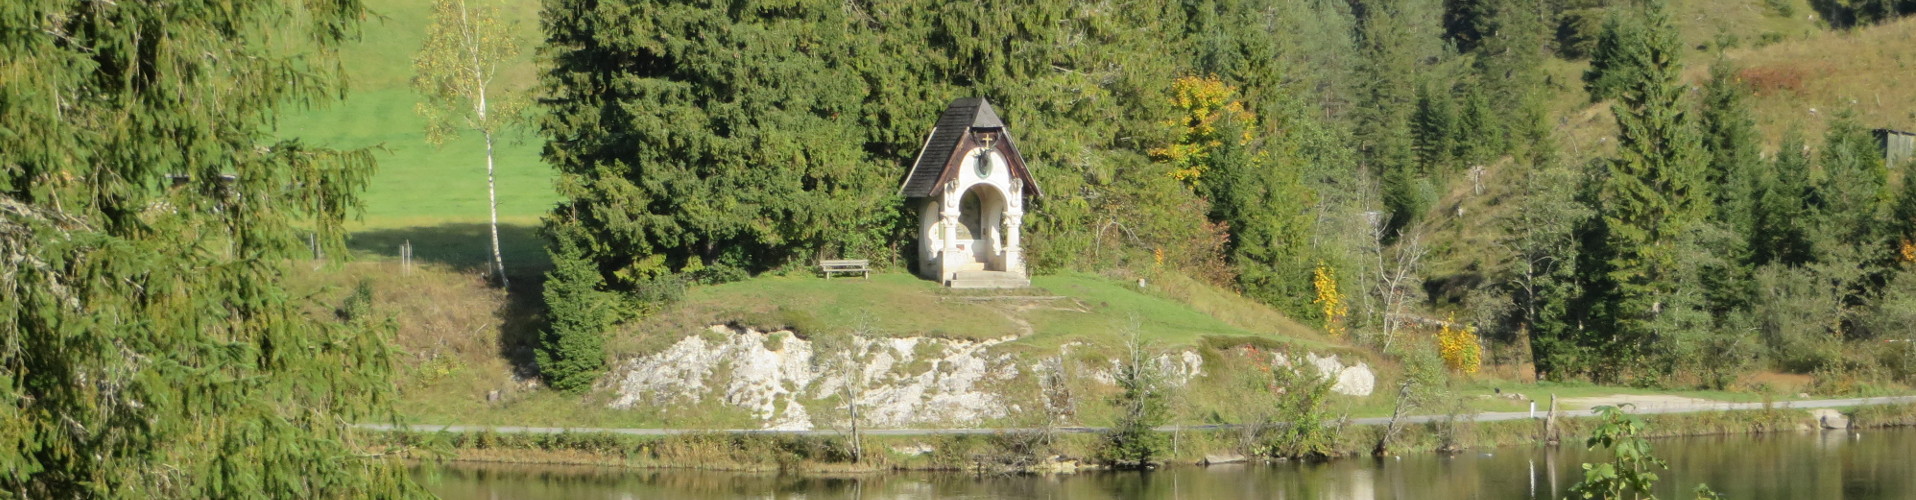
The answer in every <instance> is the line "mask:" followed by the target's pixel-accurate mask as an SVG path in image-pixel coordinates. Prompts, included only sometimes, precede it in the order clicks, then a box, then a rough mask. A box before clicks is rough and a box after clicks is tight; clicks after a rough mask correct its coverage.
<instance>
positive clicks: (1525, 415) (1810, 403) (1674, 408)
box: [354, 396, 1916, 436]
mask: <svg viewBox="0 0 1916 500" xmlns="http://www.w3.org/2000/svg"><path fill="white" fill-rule="evenodd" d="M1906 403H1916V396H1889V397H1872V398H1843V399H1815V400H1805V401H1778V402H1772V403H1731V402H1716V401H1712V402H1694V403H1682V404H1658V405H1648V406H1636V405H1634V404H1632V407H1630V408H1627V411H1628V412H1629V413H1635V414H1662V413H1700V412H1712V411H1746V410H1761V409H1765V408H1766V407H1767V408H1770V409H1777V410H1812V409H1818V408H1847V407H1854V406H1875V405H1888V404H1906ZM1545 414H1546V413H1545V410H1544V409H1539V410H1537V411H1534V412H1530V411H1507V412H1483V413H1475V414H1471V415H1470V416H1469V417H1468V418H1469V419H1470V420H1472V421H1475V422H1497V421H1505V420H1522V419H1532V418H1544V416H1545ZM1595 415H1596V411H1595V410H1589V409H1582V410H1558V411H1557V416H1558V417H1590V416H1595ZM1447 418H1451V416H1449V415H1412V416H1406V417H1402V420H1403V421H1404V422H1408V423H1426V422H1438V421H1443V420H1444V419H1447ZM1348 422H1349V423H1351V424H1356V425H1384V424H1386V423H1388V422H1390V417H1365V418H1353V419H1350V420H1348ZM354 427H356V428H359V429H366V430H374V431H425V432H493V433H499V434H561V433H575V434H627V435H636V436H671V435H681V434H713V433H722V434H778V435H795V436H829V435H842V434H845V431H843V430H835V429H821V430H803V431H799V430H767V429H634V428H607V427H517V426H475V425H436V424H435V425H423V424H422V425H411V426H397V425H391V424H358V425H355V426H354ZM1238 427H1240V426H1239V425H1229V424H1217V425H1185V426H1164V427H1159V428H1158V429H1157V430H1159V431H1164V432H1175V431H1187V430H1197V431H1202V430H1223V429H1235V428H1238ZM1107 430H1109V429H1108V428H1105V427H1058V428H1053V429H1039V428H1025V427H989V428H952V429H867V430H864V431H862V432H861V433H862V434H864V435H867V436H932V435H953V434H1000V433H1028V432H1044V431H1050V432H1062V433H1098V432H1105V431H1107Z"/></svg>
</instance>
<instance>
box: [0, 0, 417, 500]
mask: <svg viewBox="0 0 1916 500" xmlns="http://www.w3.org/2000/svg"><path fill="white" fill-rule="evenodd" d="M365 15H367V12H366V11H365V8H364V6H362V5H361V4H360V3H358V2H356V1H351V0H302V1H255V2H221V3H206V2H184V3H147V2H62V1H51V0H17V1H10V2H6V3H5V4H4V6H0V26H4V27H5V29H0V54H6V55H5V56H0V75H4V76H0V80H4V81H5V82H6V83H5V84H4V85H0V135H4V136H5V137H6V139H5V146H4V147H0V267H4V268H5V269H6V271H5V272H4V273H0V297H4V299H0V380H4V383H0V443H3V444H0V491H4V492H6V493H5V494H6V495H8V496H18V497H22V498H315V497H323V498H344V497H378V498H391V497H407V496H422V495H423V492H422V491H420V490H419V489H418V488H417V486H415V485H413V484H412V483H411V482H410V481H409V480H408V479H407V477H406V473H405V467H404V465H403V464H400V463H397V462H396V461H394V460H388V459H380V458H370V457H368V456H367V455H364V454H363V453H365V452H366V451H367V450H365V449H362V448H361V446H362V445H363V443H359V442H356V440H355V438H354V437H353V434H352V433H350V432H348V430H349V429H348V428H347V426H348V425H350V424H352V423H356V422H363V421H368V420H374V419H381V418H388V417H389V416H390V415H391V413H390V403H389V402H390V397H391V395H392V385H391V382H390V380H389V379H388V376H389V375H390V373H391V371H392V367H391V362H390V360H391V352H390V347H389V346H388V345H387V343H386V339H385V338H384V336H385V334H386V333H388V332H389V330H386V329H383V328H381V327H380V326H379V325H380V322H378V321H374V320H373V319H372V318H367V317H365V316H364V315H361V314H354V315H353V316H354V317H352V318H349V319H348V320H347V321H343V322H342V321H340V320H338V319H335V318H332V317H330V316H331V315H326V316H327V317H319V316H316V315H315V313H314V311H316V310H322V309H324V308H323V307H321V305H320V304H316V303H314V301H313V300H312V299H310V298H307V297H301V296H296V295H294V294H293V293H291V292H289V290H287V288H286V287H285V285H284V282H285V281H287V275H288V264H289V262H288V260H289V257H292V256H293V255H296V254H297V253H299V252H301V251H303V250H305V246H306V242H307V240H306V237H307V236H308V235H309V234H312V235H314V236H316V238H315V239H316V240H317V242H318V243H319V244H320V245H322V247H323V248H326V249H329V250H331V252H329V253H333V254H340V253H343V252H342V250H343V247H344V245H343V241H342V240H343V238H342V231H343V229H342V227H343V221H344V219H345V217H347V216H349V215H351V214H352V213H353V212H354V211H356V210H357V209H358V207H359V197H358V193H359V192H360V191H361V190H362V189H364V188H365V186H366V183H367V181H368V179H369V178H370V176H371V174H372V170H373V168H374V164H373V159H372V155H371V153H370V152H369V151H365V150H352V151H341V150H332V149H326V148H321V147H314V146H311V145H307V144H304V143H302V142H301V141H299V140H296V139H277V138H275V137H274V134H273V132H272V130H271V127H272V125H273V121H274V118H275V116H277V113H278V112H279V111H280V110H281V109H282V107H283V106H287V105H297V104H318V103H325V102H329V101H331V100H333V99H337V98H338V97H339V95H340V92H341V89H342V88H343V87H342V85H341V75H340V73H339V71H338V66H337V64H336V63H337V62H338V61H337V53H336V50H337V48H338V47H339V46H340V45H341V44H342V43H344V42H346V41H347V40H349V39H351V38H353V37H354V36H356V34H357V29H358V27H357V26H358V24H357V23H358V21H359V20H360V19H362V18H363V17H364V16H365ZM289 20H290V21H294V22H288V21H289ZM278 41H297V42H298V43H297V44H282V43H274V42H278ZM308 231H311V232H310V233H309V232H308ZM360 300H361V301H363V300H364V298H363V297H362V298H361V299H360ZM343 309H344V310H347V311H354V312H357V311H363V308H361V307H359V306H352V307H346V308H343ZM375 451H376V450H375Z"/></svg>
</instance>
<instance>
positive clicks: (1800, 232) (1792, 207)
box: [1749, 129, 1815, 267]
mask: <svg viewBox="0 0 1916 500" xmlns="http://www.w3.org/2000/svg"><path fill="white" fill-rule="evenodd" d="M1806 149H1807V146H1806V145H1805V144H1804V143H1803V139H1802V135H1801V134H1800V133H1799V132H1797V131H1796V130H1795V129H1791V130H1790V131H1788V132H1786V133H1784V135H1783V142H1782V144H1781V146H1779V147H1778V149H1777V152H1776V157H1775V158H1773V159H1771V161H1768V162H1763V163H1762V166H1763V167H1764V168H1763V169H1762V170H1761V171H1759V172H1758V173H1757V177H1756V183H1755V187H1754V188H1753V192H1754V196H1755V199H1754V201H1753V203H1752V206H1751V216H1750V225H1751V230H1750V233H1749V238H1750V264H1751V265H1752V267H1759V266H1763V265H1766V264H1771V263H1777V264H1785V265H1800V264H1803V263H1806V262H1809V261H1810V259H1811V252H1810V231H1811V228H1812V226H1813V225H1814V224H1815V222H1813V221H1811V220H1810V218H1809V210H1808V207H1807V206H1806V205H1805V204H1806V203H1807V202H1808V201H1809V199H1810V195H1811V190H1810V160H1809V153H1808V152H1807V151H1806Z"/></svg>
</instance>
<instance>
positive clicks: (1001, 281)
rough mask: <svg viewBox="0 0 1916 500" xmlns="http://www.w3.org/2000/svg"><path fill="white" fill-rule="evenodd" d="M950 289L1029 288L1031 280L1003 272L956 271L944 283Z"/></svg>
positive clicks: (1020, 275)
mask: <svg viewBox="0 0 1916 500" xmlns="http://www.w3.org/2000/svg"><path fill="white" fill-rule="evenodd" d="M945 286H947V287H951V288H1024V287H1028V286H1031V278H1028V277H1025V275H1022V274H1017V273H1007V272H1003V271H958V272H955V273H952V278H951V279H949V280H946V281H945Z"/></svg>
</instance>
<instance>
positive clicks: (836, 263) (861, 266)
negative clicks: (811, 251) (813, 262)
mask: <svg viewBox="0 0 1916 500" xmlns="http://www.w3.org/2000/svg"><path fill="white" fill-rule="evenodd" d="M818 270H819V271H823V272H824V273H825V279H832V275H833V274H839V273H858V274H861V275H864V276H865V278H868V279H869V278H871V277H872V261H869V260H865V259H842V260H821V261H818Z"/></svg>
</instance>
